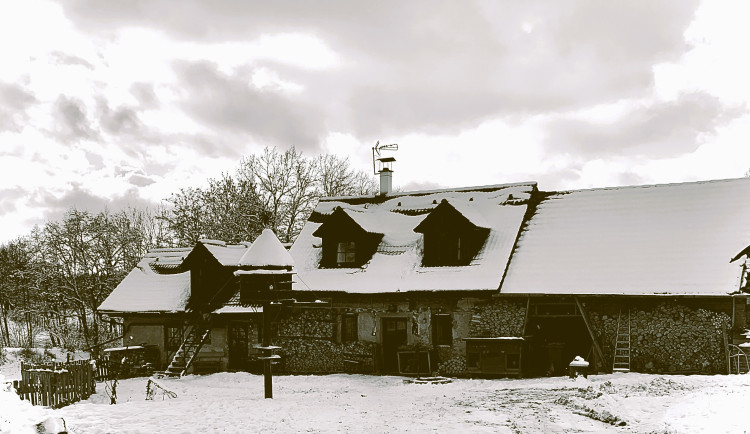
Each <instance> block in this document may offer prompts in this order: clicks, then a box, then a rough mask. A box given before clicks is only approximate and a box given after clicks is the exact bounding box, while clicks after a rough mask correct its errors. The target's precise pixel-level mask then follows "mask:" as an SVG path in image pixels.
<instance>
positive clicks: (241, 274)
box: [234, 229, 294, 304]
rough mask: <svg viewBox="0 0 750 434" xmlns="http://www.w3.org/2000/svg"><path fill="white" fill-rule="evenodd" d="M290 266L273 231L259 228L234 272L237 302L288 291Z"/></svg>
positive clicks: (291, 261) (291, 263) (290, 274)
mask: <svg viewBox="0 0 750 434" xmlns="http://www.w3.org/2000/svg"><path fill="white" fill-rule="evenodd" d="M293 267H294V260H293V259H292V257H291V256H290V255H289V252H288V251H287V250H286V248H284V246H283V245H282V244H281V242H280V241H279V239H278V238H277V237H276V234H274V233H273V231H272V230H271V229H263V232H262V233H261V234H260V236H259V237H258V238H257V239H256V240H255V242H253V244H252V245H251V246H250V248H249V249H248V250H247V253H245V254H244V255H243V256H242V258H240V261H239V269H238V270H237V271H235V272H234V275H235V276H237V278H238V281H239V287H240V303H243V304H252V303H254V302H258V301H262V300H270V299H273V298H278V297H281V294H283V293H287V292H288V291H291V290H292V274H293V271H292V268H293ZM282 298H283V297H282Z"/></svg>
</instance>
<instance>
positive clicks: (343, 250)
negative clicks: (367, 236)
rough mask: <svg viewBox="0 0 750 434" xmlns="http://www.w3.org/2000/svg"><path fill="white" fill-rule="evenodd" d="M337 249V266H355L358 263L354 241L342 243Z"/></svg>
mask: <svg viewBox="0 0 750 434" xmlns="http://www.w3.org/2000/svg"><path fill="white" fill-rule="evenodd" d="M337 246H338V247H337V249H336V265H338V266H339V267H345V266H353V265H354V264H355V263H356V261H357V255H356V254H355V251H356V249H355V246H356V243H355V242H354V241H341V242H339V243H338V245H337Z"/></svg>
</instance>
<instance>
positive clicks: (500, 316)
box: [470, 300, 526, 337]
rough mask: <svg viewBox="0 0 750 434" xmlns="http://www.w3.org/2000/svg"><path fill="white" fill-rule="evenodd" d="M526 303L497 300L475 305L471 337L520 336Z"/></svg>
mask: <svg viewBox="0 0 750 434" xmlns="http://www.w3.org/2000/svg"><path fill="white" fill-rule="evenodd" d="M525 318H526V304H525V303H520V302H512V301H507V300H498V301H494V302H490V303H488V304H485V305H482V306H477V307H476V308H475V311H474V316H473V317H472V319H471V332H470V333H471V336H472V337H500V336H521V334H522V333H523V322H524V319H525Z"/></svg>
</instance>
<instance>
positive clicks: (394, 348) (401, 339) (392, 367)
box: [382, 318, 406, 373]
mask: <svg viewBox="0 0 750 434" xmlns="http://www.w3.org/2000/svg"><path fill="white" fill-rule="evenodd" d="M382 326H383V327H382V330H383V371H384V372H389V373H394V372H398V348H399V347H400V346H402V345H406V318H383V323H382Z"/></svg>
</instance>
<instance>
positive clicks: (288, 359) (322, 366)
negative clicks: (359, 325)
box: [279, 338, 375, 373]
mask: <svg viewBox="0 0 750 434" xmlns="http://www.w3.org/2000/svg"><path fill="white" fill-rule="evenodd" d="M374 345H375V344H373V343H370V342H348V343H344V344H337V343H335V342H331V341H330V340H325V339H300V338H288V339H279V346H281V347H282V349H281V350H279V354H280V355H281V357H282V359H283V361H282V366H283V368H281V369H282V370H283V371H284V372H288V373H327V372H347V371H356V372H367V373H372V372H373V371H374V368H375V366H374V354H375V348H374Z"/></svg>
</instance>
